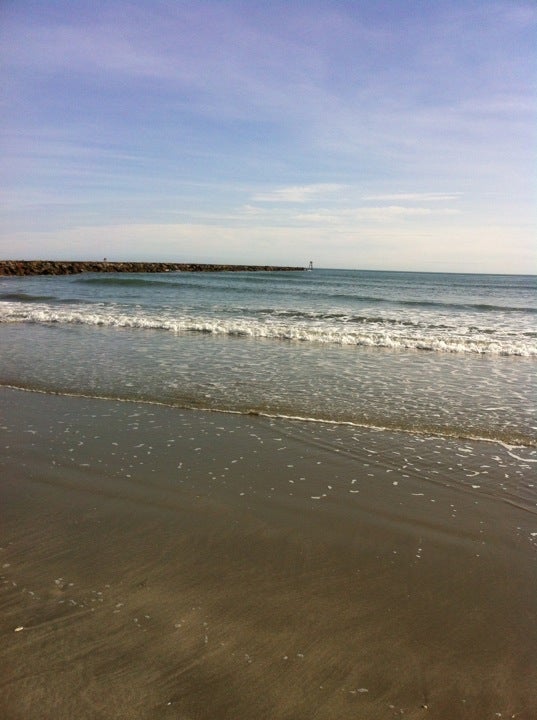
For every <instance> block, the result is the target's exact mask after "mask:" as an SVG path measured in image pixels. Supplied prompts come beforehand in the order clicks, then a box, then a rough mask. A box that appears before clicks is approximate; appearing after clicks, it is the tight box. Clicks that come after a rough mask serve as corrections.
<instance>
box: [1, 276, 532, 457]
mask: <svg viewBox="0 0 537 720" xmlns="http://www.w3.org/2000/svg"><path fill="white" fill-rule="evenodd" d="M536 291H537V277H536V276H512V275H509V276H508V275H505V276H502V275H460V274H441V273H438V274H436V273H403V272H401V273H395V272H366V271H352V270H313V271H312V272H222V273H171V272H170V273H164V274H116V273H103V274H96V273H92V274H82V275H72V276H61V277H46V276H40V277H21V278H0V347H1V350H0V384H1V385H3V386H12V387H18V388H23V389H28V390H39V391H42V392H51V393H65V394H75V395H86V396H91V397H111V398H119V399H123V400H136V401H140V400H144V401H148V402H158V403H163V404H167V405H172V406H179V407H193V408H201V409H205V410H219V411H225V412H237V413H252V414H264V415H271V416H284V417H291V418H295V417H296V418H306V419H311V420H315V421H320V422H325V423H348V424H355V425H359V426H365V427H376V428H389V429H391V430H402V431H405V432H413V433H421V434H438V435H445V436H454V437H463V438H486V439H490V440H496V441H500V442H503V443H506V444H508V445H524V446H527V447H528V450H529V452H530V454H533V451H531V449H530V448H532V447H535V445H536V444H537V441H536V426H537V419H536V417H535V369H536V366H537V328H536V325H535V321H536V319H537V292H536Z"/></svg>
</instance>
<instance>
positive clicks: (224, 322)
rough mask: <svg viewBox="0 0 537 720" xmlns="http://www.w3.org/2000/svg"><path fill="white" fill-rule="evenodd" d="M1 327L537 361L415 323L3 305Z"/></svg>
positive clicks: (531, 345)
mask: <svg viewBox="0 0 537 720" xmlns="http://www.w3.org/2000/svg"><path fill="white" fill-rule="evenodd" d="M0 322H3V323H14V322H26V323H39V324H79V325H92V326H103V327H112V328H113V327H118V328H119V327H121V328H133V329H148V330H166V331H168V332H174V333H178V334H186V333H207V334H212V335H221V336H224V335H227V336H235V337H245V338H259V339H272V340H285V341H291V342H315V343H324V344H329V345H330V344H332V345H354V346H361V347H370V348H374V347H377V348H388V349H393V350H399V349H400V350H408V349H410V350H428V351H434V352H445V353H472V354H480V355H491V354H492V355H516V356H523V357H535V356H537V340H536V339H535V338H531V337H528V336H526V335H524V334H513V333H512V332H507V331H504V330H502V329H501V328H500V329H499V330H498V331H497V332H495V333H494V334H490V333H489V332H488V331H485V329H482V330H479V329H475V330H473V331H470V330H468V328H465V327H463V328H457V327H447V326H442V327H438V326H436V325H427V324H425V323H423V324H420V323H416V324H414V325H413V326H412V327H409V325H408V324H404V323H399V324H397V323H395V324H394V323H393V322H390V323H385V322H383V321H382V319H379V320H378V321H375V322H369V323H356V324H348V323H343V322H340V321H334V320H333V319H330V318H324V319H315V320H312V319H308V318H305V317H300V318H285V319H283V320H282V319H281V318H280V317H279V316H278V315H277V314H274V315H270V316H267V317H265V318H263V319H259V318H252V317H244V316H240V315H239V316H235V317H233V318H229V317H220V316H210V315H200V316H194V315H177V314H176V313H174V312H172V311H171V310H166V311H163V312H162V314H159V315H156V314H152V313H151V312H144V311H140V310H139V309H137V310H136V311H133V312H130V313H126V312H124V311H123V310H122V309H120V308H115V307H110V308H108V309H105V308H98V309H97V308H95V306H92V307H91V309H88V307H87V306H84V307H82V306H75V307H70V308H58V307H54V306H49V305H46V304H39V305H36V304H33V303H32V304H30V303H10V302H6V303H1V305H0Z"/></svg>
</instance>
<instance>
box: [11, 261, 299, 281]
mask: <svg viewBox="0 0 537 720" xmlns="http://www.w3.org/2000/svg"><path fill="white" fill-rule="evenodd" d="M305 269H306V268H304V267H291V266H280V265H220V264H212V263H166V262H108V261H105V260H103V261H85V260H75V261H69V260H0V277H1V276H4V277H6V276H7V277H22V276H25V275H76V274H79V273H91V272H114V273H164V272H302V271H305Z"/></svg>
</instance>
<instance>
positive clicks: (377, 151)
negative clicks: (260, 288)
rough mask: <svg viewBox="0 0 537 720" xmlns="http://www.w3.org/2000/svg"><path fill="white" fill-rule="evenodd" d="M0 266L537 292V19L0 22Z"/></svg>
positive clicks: (240, 11) (59, 16)
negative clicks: (396, 281) (317, 276)
mask: <svg viewBox="0 0 537 720" xmlns="http://www.w3.org/2000/svg"><path fill="white" fill-rule="evenodd" d="M0 28H1V29H0V48H1V49H0V61H1V74H2V80H3V87H4V91H3V97H2V120H1V121H0V130H1V146H0V152H1V155H2V169H1V171H0V172H1V181H2V186H3V197H4V201H3V203H2V211H1V220H0V222H1V224H0V256H1V257H3V258H14V257H17V258H27V259H30V258H39V257H41V258H56V259H62V258H64V259H99V258H103V257H107V258H108V259H117V260H123V259H131V260H170V261H172V260H174V261H198V262H231V263H233V262H245V263H252V262H254V263H263V264H264V263H272V264H283V263H285V264H287V263H291V264H300V265H303V264H305V263H306V262H308V261H309V260H313V261H314V263H315V264H316V265H317V266H324V267H350V268H369V269H394V270H413V269H414V270H425V271H464V272H514V273H516V272H519V273H526V272H531V273H535V272H537V263H536V253H535V246H536V243H535V237H536V236H537V233H536V224H537V223H536V219H537V218H536V215H537V212H536V192H535V191H536V183H535V163H536V160H537V153H536V147H537V145H536V127H537V123H536V119H537V118H536V114H537V113H536V93H535V80H536V53H535V39H536V37H537V35H536V28H537V4H536V3H535V2H534V1H533V0H528V1H525V0H520V1H518V0H508V1H507V0H499V1H498V2H495V1H494V0H479V1H472V0H460V1H459V0H449V1H446V2H444V1H443V0H406V1H403V0H390V1H386V0H384V1H383V0H379V1H373V0H369V1H368V2H366V1H365V0H356V1H355V2H352V1H350V0H349V1H346V2H345V1H343V0H342V1H338V0H320V1H318V2H316V1H315V0H312V1H311V2H299V1H298V0H297V1H294V0H288V1H287V2H271V3H269V2H264V1H263V2H261V0H249V1H243V2H239V1H238V0H229V1H228V2H226V1H224V0H220V1H217V0H210V1H208V2H205V1H204V0H198V1H194V0H184V1H181V0H177V1H175V2H172V1H171V0H163V1H160V0H138V1H137V0H134V1H132V2H121V1H115V0H107V2H100V1H99V0H91V2H87V1H86V0H82V1H77V0H58V1H55V0H47V2H41V1H40V0H33V1H31V0H3V2H2V3H1V5H0Z"/></svg>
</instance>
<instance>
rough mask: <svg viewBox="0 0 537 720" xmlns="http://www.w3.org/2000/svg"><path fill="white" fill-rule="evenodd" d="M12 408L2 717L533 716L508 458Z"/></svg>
mask: <svg viewBox="0 0 537 720" xmlns="http://www.w3.org/2000/svg"><path fill="white" fill-rule="evenodd" d="M0 399H1V400H2V402H1V406H0V407H1V412H2V415H3V417H2V418H1V422H0V433H1V441H2V448H3V451H2V455H1V457H0V470H1V473H0V476H1V477H2V481H1V482H0V492H1V496H2V497H1V503H0V507H2V523H1V524H0V558H1V562H0V565H1V567H2V569H1V571H0V607H1V608H2V613H1V614H0V618H1V620H0V633H1V634H2V638H3V642H2V649H1V650H0V667H1V668H2V673H3V697H2V700H0V710H1V711H3V716H4V717H6V718H11V717H12V718H15V717H31V716H34V715H35V714H36V712H37V713H38V715H39V717H40V718H42V719H43V720H48V719H49V718H50V720H52V718H54V720H63V719H64V718H65V720H67V718H69V719H70V718H72V717H73V716H74V715H76V716H77V717H78V718H81V719H83V720H90V719H91V720H93V718H95V717H99V718H101V720H112V718H114V720H149V719H150V718H154V717H163V718H175V719H176V720H182V719H183V718H194V717H195V718H205V717H211V718H214V720H236V718H247V717H263V718H264V717H266V718H269V717H270V718H271V719H272V720H289V718H293V720H306V719H307V718H311V717H315V718H316V719H317V720H332V719H333V718H335V717H337V718H340V719H341V720H351V719H352V718H356V717H367V718H368V720H377V719H378V720H383V719H384V718H390V717H400V716H401V714H402V713H404V717H407V718H411V719H412V720H421V719H422V718H425V717H429V718H434V719H435V720H452V718H453V717H458V716H460V717H464V718H466V720H470V719H471V720H481V719H482V718H485V717H495V716H499V714H500V713H501V715H502V717H516V718H517V719H518V720H530V718H533V717H534V716H535V713H536V712H537V677H536V667H537V653H536V647H537V623H536V618H535V613H534V598H535V595H536V594H537V586H536V579H537V578H536V577H535V572H534V569H535V552H536V550H537V535H536V531H537V526H536V511H535V500H536V497H535V490H534V488H533V482H532V481H533V476H532V474H531V472H532V469H531V468H530V467H528V466H527V464H526V463H524V462H523V461H518V460H517V459H515V458H513V457H511V456H509V454H508V453H507V452H506V451H505V450H504V449H502V448H501V447H498V446H495V447H494V446H491V445H490V444H488V443H482V442H477V441H476V442H470V441H466V442H464V446H463V447H462V444H461V442H460V441H456V440H450V439H440V438H423V437H421V438H419V437H412V436H411V435H407V434H401V433H396V432H390V431H378V430H365V429H359V428H348V427H330V426H322V425H316V424H313V425H312V424H308V423H301V422H299V421H295V422H288V421H285V420H283V419H277V420H274V419H269V418H263V417H248V416H237V415H222V414H218V415H217V414H214V413H205V412H200V411H197V410H180V409H177V408H172V407H166V406H157V405H146V404H143V403H124V402H117V401H112V400H95V399H92V398H80V397H70V396H59V395H42V394H39V393H32V392H27V391H25V392H21V391H18V390H8V389H5V388H2V389H0ZM461 450H462V451H463V452H461ZM507 478H509V479H507Z"/></svg>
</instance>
